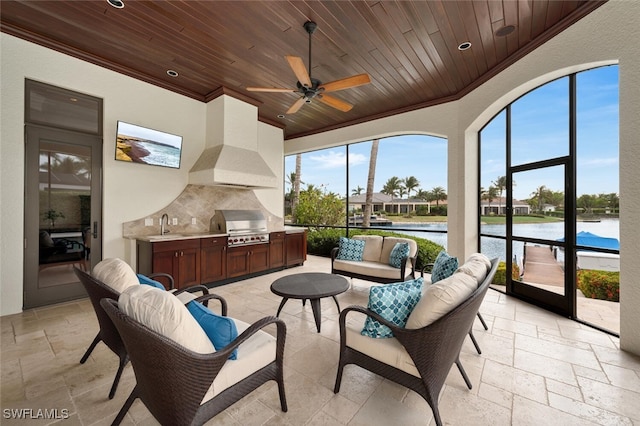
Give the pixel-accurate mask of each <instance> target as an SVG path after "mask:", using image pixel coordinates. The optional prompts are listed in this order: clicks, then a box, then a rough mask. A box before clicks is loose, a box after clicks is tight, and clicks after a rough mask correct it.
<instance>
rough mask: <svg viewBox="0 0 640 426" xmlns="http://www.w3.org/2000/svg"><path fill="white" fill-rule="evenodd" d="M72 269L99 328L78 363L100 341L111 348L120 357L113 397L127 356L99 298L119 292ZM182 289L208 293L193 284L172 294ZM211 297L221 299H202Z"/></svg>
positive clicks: (116, 296) (202, 287) (114, 296)
mask: <svg viewBox="0 0 640 426" xmlns="http://www.w3.org/2000/svg"><path fill="white" fill-rule="evenodd" d="M74 271H75V273H76V275H77V276H78V278H79V279H80V282H81V283H82V285H83V286H84V288H85V290H86V292H87V294H88V295H89V299H90V300H91V304H92V305H93V310H94V311H95V313H96V317H97V318H98V325H99V326H100V330H99V331H98V334H97V335H96V337H95V339H93V342H91V344H90V345H89V348H88V349H87V351H86V352H85V354H84V355H83V356H82V359H81V360H80V364H84V363H85V362H86V361H87V359H88V358H89V355H91V352H93V350H94V349H95V347H96V345H97V344H98V343H99V342H101V341H102V342H104V344H105V345H107V347H108V348H109V349H111V351H112V352H113V353H115V354H116V355H118V358H120V363H119V365H118V371H117V372H116V377H115V378H114V379H113V384H112V385H111V390H110V391H109V399H113V396H114V395H115V394H116V390H117V388H118V383H119V382H120V376H121V375H122V370H124V367H125V366H126V365H127V362H129V357H128V356H127V351H126V349H125V347H124V344H123V343H122V339H120V335H119V334H118V331H117V330H116V328H115V327H114V325H113V322H111V319H110V318H109V317H108V316H107V314H106V313H105V312H104V310H103V309H102V306H100V299H103V298H108V299H114V300H118V298H119V297H120V294H119V293H118V292H117V291H115V290H113V289H112V288H111V287H109V286H107V285H106V284H104V283H103V282H101V281H100V280H98V279H96V278H95V277H93V276H91V275H90V274H89V273H87V272H85V271H83V270H81V269H78V268H74ZM163 275H164V276H165V277H166V278H167V279H169V281H170V282H173V277H171V276H170V275H166V274H163ZM151 277H152V276H151ZM184 291H190V292H196V291H202V292H203V293H205V295H208V293H209V289H208V288H207V287H205V286H194V287H189V288H185V289H183V290H179V291H176V292H174V294H178V293H181V292H184ZM211 298H217V299H221V297H220V296H216V295H210V297H208V298H205V299H204V300H202V301H203V303H205V304H207V303H208V300H209V299H211ZM198 300H200V299H198ZM220 302H221V303H222V314H223V315H226V309H227V307H226V302H225V301H224V299H222V300H221V301H220Z"/></svg>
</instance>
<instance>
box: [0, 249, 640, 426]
mask: <svg viewBox="0 0 640 426" xmlns="http://www.w3.org/2000/svg"><path fill="white" fill-rule="evenodd" d="M329 268H330V267H329V260H328V259H324V258H318V257H314V256H309V259H308V261H307V262H306V263H305V265H304V266H303V267H297V268H292V269H289V270H286V271H282V272H277V273H274V274H270V275H266V276H262V277H258V278H252V279H249V280H245V281H242V282H239V283H234V284H230V285H226V286H223V287H217V288H215V290H214V291H215V292H216V293H218V294H221V295H222V296H224V297H225V298H226V300H227V302H228V304H229V315H230V316H232V317H237V318H239V319H242V320H244V321H246V322H252V321H254V320H256V319H259V318H261V317H263V316H266V315H273V314H275V312H276V309H277V307H278V304H279V302H280V299H279V298H278V297H277V296H275V295H273V294H272V293H271V292H270V291H269V285H270V284H271V282H272V281H273V280H274V279H275V278H277V277H280V276H282V275H285V274H292V273H298V272H303V271H309V272H310V271H327V270H329ZM367 295H368V290H367V288H366V283H365V282H363V281H358V280H354V281H353V286H352V288H351V289H350V290H348V291H347V292H346V293H344V294H341V295H339V296H338V300H339V302H340V304H341V306H343V307H344V306H347V305H349V304H364V305H366V302H367ZM480 311H481V312H482V314H483V316H484V318H485V320H486V321H487V323H488V325H489V331H485V330H484V329H483V328H482V326H481V324H480V323H479V321H476V324H475V326H474V329H475V333H474V334H475V335H476V338H477V339H478V341H479V343H480V346H481V348H482V350H483V353H482V355H478V354H477V353H476V352H475V349H474V348H473V345H472V344H471V341H470V340H469V339H467V341H466V342H465V344H464V347H463V349H462V353H461V361H462V363H463V365H464V366H465V369H466V370H467V373H468V374H469V376H470V378H471V381H472V383H473V389H472V390H468V389H467V388H466V386H465V385H464V382H463V380H462V378H461V376H460V374H459V373H458V371H457V369H456V368H452V370H451V373H450V375H449V378H448V379H447V383H446V386H445V388H444V389H443V392H442V394H441V399H440V412H441V415H442V418H443V421H444V422H445V423H446V424H449V425H509V424H513V425H528V424H531V425H540V424H554V425H589V424H603V425H637V426H640V358H639V357H636V356H632V355H630V354H628V353H625V352H623V351H620V350H619V341H618V339H617V338H615V337H612V336H610V335H607V334H605V333H601V332H599V331H596V330H594V329H591V328H589V327H587V326H584V325H581V324H579V323H576V322H573V321H571V320H568V319H565V318H562V317H559V316H556V315H554V314H551V313H549V312H546V311H543V310H541V309H538V308H536V307H534V306H531V305H528V304H525V303H523V302H520V301H518V300H514V299H512V298H509V297H507V296H505V295H504V294H501V293H499V292H496V291H493V290H490V291H489V292H488V293H487V296H486V298H485V300H484V303H483V305H482V308H481V310H480ZM281 318H283V319H284V320H285V322H286V323H287V327H288V329H287V342H286V352H285V369H286V372H285V383H286V392H287V401H288V405H289V411H288V412H287V413H282V412H281V411H280V409H279V403H278V395H277V389H276V388H275V385H273V384H266V385H263V386H262V387H260V388H259V389H257V390H256V391H255V392H253V393H252V394H251V395H249V396H247V397H246V398H244V399H243V400H241V401H240V402H238V403H237V404H235V405H233V406H232V407H230V408H229V409H227V410H226V411H225V412H223V413H221V414H220V415H218V416H217V417H216V418H214V419H212V420H211V421H209V422H208V423H207V424H209V425H243V426H244V425H249V426H250V425H403V426H404V425H428V424H433V418H432V415H431V410H430V409H429V406H428V405H427V403H426V402H425V401H424V400H422V399H421V398H420V397H418V396H417V394H415V393H414V392H412V391H408V390H407V389H405V388H403V387H401V386H398V385H396V384H394V383H391V382H389V381H387V380H383V379H381V378H380V377H378V376H375V375H373V374H371V373H369V372H367V371H365V370H363V369H361V368H359V367H355V366H347V367H346V368H345V373H344V376H343V382H342V388H341V391H340V393H339V394H337V395H334V393H333V384H334V381H335V374H336V366H337V363H338V346H339V343H338V342H339V332H338V325H337V318H338V315H337V312H336V307H335V304H334V303H333V302H331V301H330V300H323V301H322V332H321V333H320V334H318V333H316V331H315V325H314V321H313V314H312V312H311V307H310V306H309V304H307V306H306V307H304V308H303V307H302V305H301V303H300V302H299V301H295V300H291V301H289V302H288V303H287V304H286V305H285V307H284V309H283V312H282V314H281ZM1 326H2V327H1V329H2V340H1V343H2V345H1V364H0V366H1V373H2V375H1V381H2V383H1V385H0V386H1V387H0V390H1V396H0V405H1V408H2V419H1V420H0V423H2V424H3V425H10V424H29V425H31V424H36V425H37V424H52V423H56V422H59V423H61V424H69V425H75V424H79V425H102V424H105V425H106V424H110V422H111V421H112V420H113V418H114V417H115V415H116V413H117V412H118V410H119V409H120V407H121V406H122V404H123V403H124V400H125V399H126V397H127V396H128V395H129V393H130V391H131V389H132V388H133V386H134V383H135V377H134V374H133V370H132V368H131V366H130V365H129V366H127V368H126V369H125V372H124V374H123V377H122V379H121V381H120V386H119V388H118V391H117V393H116V396H115V398H114V399H113V400H109V399H107V394H108V392H109V389H110V386H111V382H112V380H113V377H114V375H115V371H116V368H117V363H118V360H117V357H116V356H115V355H114V354H112V353H111V352H110V351H109V350H108V349H107V348H106V346H104V345H103V344H99V345H98V347H97V348H96V349H95V350H94V352H93V354H92V355H91V357H90V358H89V360H88V361H87V363H86V364H84V365H80V364H79V360H80V358H81V356H82V355H83V353H84V352H85V350H86V349H87V347H88V345H89V343H90V342H91V341H92V340H93V338H94V336H95V334H96V332H97V330H98V327H97V321H96V319H95V316H94V313H93V310H92V307H91V304H90V303H89V301H88V300H87V299H85V300H78V301H74V302H68V303H64V304H60V305H55V306H49V307H45V308H38V309H33V310H29V311H26V312H23V313H21V314H18V315H11V316H5V317H2V318H1ZM272 332H273V330H272ZM21 409H26V410H32V411H30V412H29V411H24V410H21ZM44 409H47V410H50V411H49V414H50V415H51V414H53V415H54V416H55V415H57V416H58V418H60V417H67V415H68V418H67V419H63V420H60V419H59V420H47V419H30V420H29V421H25V420H24V419H22V420H18V419H11V418H9V417H11V416H12V413H22V414H23V415H24V414H27V415H29V416H31V417H37V415H38V410H44ZM11 410H14V411H11ZM15 410H17V411H15ZM51 410H57V411H51ZM123 424H142V425H149V424H157V422H156V421H155V419H154V418H153V417H152V416H151V415H150V414H149V412H148V411H147V409H146V408H145V407H144V405H143V404H142V403H140V402H139V401H137V402H136V403H135V404H134V406H133V407H132V409H131V410H130V411H129V413H128V414H127V416H126V418H125V421H124V422H123Z"/></svg>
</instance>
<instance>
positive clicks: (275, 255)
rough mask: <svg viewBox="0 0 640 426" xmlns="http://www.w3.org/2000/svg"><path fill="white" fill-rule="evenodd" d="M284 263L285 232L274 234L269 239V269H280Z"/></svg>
mask: <svg viewBox="0 0 640 426" xmlns="http://www.w3.org/2000/svg"><path fill="white" fill-rule="evenodd" d="M284 262H285V251H284V232H272V233H271V235H270V237H269V267H271V268H280V267H282V266H284Z"/></svg>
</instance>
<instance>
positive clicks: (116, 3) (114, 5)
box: [107, 0, 124, 9]
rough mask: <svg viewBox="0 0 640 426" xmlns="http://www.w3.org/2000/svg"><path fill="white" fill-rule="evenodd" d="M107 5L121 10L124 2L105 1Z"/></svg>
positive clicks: (116, 0)
mask: <svg viewBox="0 0 640 426" xmlns="http://www.w3.org/2000/svg"><path fill="white" fill-rule="evenodd" d="M107 3H109V4H110V5H111V6H113V7H115V8H116V9H122V8H123V7H124V2H123V1H122V0H107Z"/></svg>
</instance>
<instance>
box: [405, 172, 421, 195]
mask: <svg viewBox="0 0 640 426" xmlns="http://www.w3.org/2000/svg"><path fill="white" fill-rule="evenodd" d="M403 182H404V187H405V189H406V190H407V198H411V191H413V190H414V189H416V188H417V187H419V186H420V181H419V180H418V179H417V178H416V177H415V176H409V177H407V178H404V181H403Z"/></svg>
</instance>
